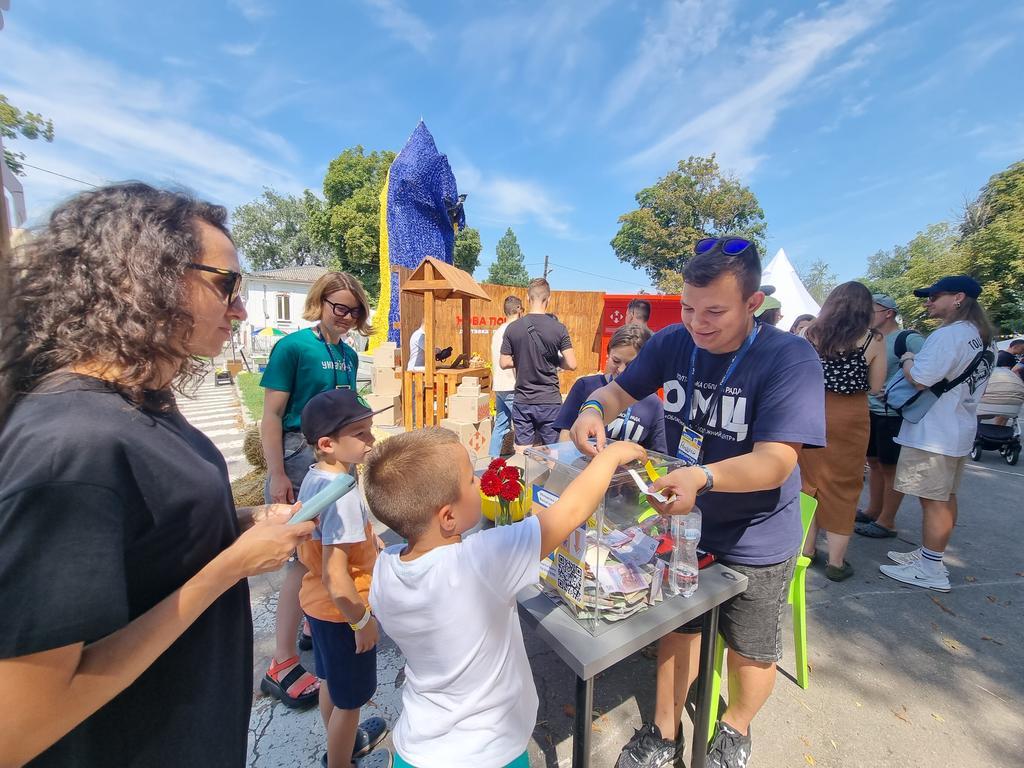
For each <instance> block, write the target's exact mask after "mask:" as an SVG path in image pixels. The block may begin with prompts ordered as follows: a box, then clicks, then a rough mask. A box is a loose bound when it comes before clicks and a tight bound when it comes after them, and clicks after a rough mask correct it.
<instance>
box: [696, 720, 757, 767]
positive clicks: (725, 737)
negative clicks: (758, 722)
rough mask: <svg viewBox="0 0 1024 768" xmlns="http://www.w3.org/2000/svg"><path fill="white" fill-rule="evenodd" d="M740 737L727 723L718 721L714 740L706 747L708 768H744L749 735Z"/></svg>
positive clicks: (747, 754)
mask: <svg viewBox="0 0 1024 768" xmlns="http://www.w3.org/2000/svg"><path fill="white" fill-rule="evenodd" d="M747 730H748V733H747V735H746V736H744V735H742V734H741V733H740V732H739V731H737V730H736V729H735V728H733V727H732V726H730V725H728V724H727V723H723V722H722V721H721V720H719V721H718V730H717V731H716V733H715V738H714V739H712V741H711V746H710V747H708V759H707V762H706V763H705V765H707V767H708V768H746V767H747V760H749V759H750V733H749V730H750V729H747Z"/></svg>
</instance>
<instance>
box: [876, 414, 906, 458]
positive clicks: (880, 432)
mask: <svg viewBox="0 0 1024 768" xmlns="http://www.w3.org/2000/svg"><path fill="white" fill-rule="evenodd" d="M868 416H869V417H870V418H871V436H870V438H869V439H868V453H867V456H868V458H869V459H878V463H879V464H887V465H892V466H894V467H895V466H896V465H897V464H898V463H899V460H900V444H899V443H897V442H896V438H897V437H899V434H900V427H902V426H903V419H902V418H901V417H899V416H895V415H889V414H880V413H869V414H868Z"/></svg>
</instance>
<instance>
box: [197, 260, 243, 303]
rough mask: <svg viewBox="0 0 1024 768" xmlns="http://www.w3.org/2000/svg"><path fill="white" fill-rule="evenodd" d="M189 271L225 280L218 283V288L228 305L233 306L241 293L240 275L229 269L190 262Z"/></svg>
mask: <svg viewBox="0 0 1024 768" xmlns="http://www.w3.org/2000/svg"><path fill="white" fill-rule="evenodd" d="M188 268H189V269H198V270H200V271H202V272H212V273H213V274H215V275H220V276H221V277H223V278H225V279H224V280H223V281H220V282H219V283H218V287H219V288H220V291H221V293H222V294H224V298H225V299H227V300H228V304H229V305H231V304H234V303H235V299H237V298H238V295H239V294H240V293H241V292H242V273H241V272H235V271H234V270H231V269H221V268H220V267H210V266H207V265H206V264H196V263H195V262H192V263H191V264H189V265H188Z"/></svg>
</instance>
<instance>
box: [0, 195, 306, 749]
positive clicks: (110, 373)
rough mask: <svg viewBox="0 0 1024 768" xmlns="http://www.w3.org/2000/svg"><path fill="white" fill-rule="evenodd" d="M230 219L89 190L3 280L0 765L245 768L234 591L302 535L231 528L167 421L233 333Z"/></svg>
mask: <svg viewBox="0 0 1024 768" xmlns="http://www.w3.org/2000/svg"><path fill="white" fill-rule="evenodd" d="M226 219H227V213H226V211H225V210H224V209H223V208H221V207H219V206H213V205H210V204H207V203H203V202H199V201H197V200H194V199H192V198H191V197H188V196H186V195H183V194H179V193H175V192H166V191H161V190H157V189H153V188H152V187H149V186H147V185H144V184H138V183H131V184H122V185H116V186H110V187H105V188H101V189H97V190H95V191H91V192H87V193H84V194H81V195H78V196H77V197H75V198H72V199H71V200H70V201H68V202H66V203H65V204H63V205H61V206H60V207H58V208H57V209H56V211H54V213H53V215H52V216H51V217H50V221H49V223H48V225H47V226H46V227H45V229H43V230H42V231H41V232H40V233H38V235H37V236H36V237H35V238H33V239H32V240H30V241H29V242H28V243H27V244H25V245H23V246H21V247H20V248H18V249H17V250H15V252H14V254H13V256H12V259H11V262H10V264H9V265H8V269H7V274H6V275H5V278H6V282H7V283H8V286H9V290H10V295H9V296H8V297H6V298H7V306H6V310H7V317H5V318H3V328H4V336H3V343H2V346H0V423H2V427H0V615H2V616H3V617H4V631H3V633H2V634H0V680H2V681H3V683H2V690H3V694H4V700H5V701H6V702H7V709H6V711H7V714H6V715H4V717H3V718H2V719H0V755H3V759H4V762H5V763H7V762H10V763H11V764H16V765H21V764H23V763H26V762H28V761H32V765H46V766H49V765H53V766H99V765H140V766H141V765H145V766H180V765H225V766H241V765H244V763H245V755H246V737H247V731H248V718H249V710H250V705H251V697H250V684H251V680H252V678H251V675H252V618H251V614H250V609H249V591H248V586H247V583H246V581H245V578H246V577H247V576H251V575H254V574H257V573H263V572H267V571H271V570H274V569H276V568H278V567H280V565H281V564H282V563H283V562H284V561H285V560H286V559H287V557H288V555H289V554H290V553H291V551H292V550H293V549H294V548H295V546H296V544H297V543H299V542H300V541H301V540H302V539H304V538H305V537H307V536H308V535H309V534H310V533H311V531H312V524H311V523H306V524H302V525H294V526H289V525H286V524H285V521H286V518H285V517H284V514H285V513H287V508H284V507H275V508H270V509H266V508H260V510H259V511H258V512H256V511H254V510H252V509H247V510H237V511H236V509H235V507H234V504H233V503H232V500H231V488H230V486H229V484H228V474H227V467H226V465H225V463H224V459H223V457H222V456H221V455H220V453H219V452H218V451H217V449H216V447H214V445H213V443H211V442H210V441H209V440H208V439H207V438H206V437H204V436H203V435H202V433H200V432H199V431H198V430H196V429H194V428H193V427H192V426H190V425H189V423H188V422H187V421H186V420H185V419H184V418H183V417H182V415H181V413H180V412H179V411H178V408H177V406H176V404H175V398H174V394H173V391H174V390H175V389H178V390H179V391H180V388H181V387H182V386H184V385H186V384H188V383H189V382H191V381H194V380H195V378H196V376H197V374H198V373H199V371H200V366H199V363H198V362H197V360H196V357H197V356H200V355H202V356H211V355H215V354H217V353H218V352H219V351H220V350H221V348H222V347H223V345H224V342H225V341H226V340H227V339H228V336H229V334H230V332H231V322H232V320H241V319H244V318H245V310H244V309H243V308H242V305H241V302H240V301H239V298H238V293H239V282H240V279H241V275H240V268H239V263H238V256H237V254H236V253H235V248H234V245H233V244H232V242H231V238H230V236H229V234H228V231H227V228H226V224H225V222H226ZM254 518H259V519H260V522H258V523H255V524H254V523H253V520H254ZM243 528H247V529H248V530H246V531H245V532H244V533H240V531H241V530H242V529H243Z"/></svg>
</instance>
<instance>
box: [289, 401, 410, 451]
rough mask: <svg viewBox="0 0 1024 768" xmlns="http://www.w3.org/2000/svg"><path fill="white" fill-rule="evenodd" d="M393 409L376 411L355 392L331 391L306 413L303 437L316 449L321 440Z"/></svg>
mask: <svg viewBox="0 0 1024 768" xmlns="http://www.w3.org/2000/svg"><path fill="white" fill-rule="evenodd" d="M392 407H394V406H390V405H389V406H388V407H387V408H381V409H380V410H379V411H373V410H370V407H369V406H368V405H367V404H366V401H365V400H363V398H361V397H360V396H359V395H357V394H356V393H355V392H353V391H352V390H351V389H330V390H328V391H326V392H321V393H320V394H318V395H315V396H314V397H313V398H312V399H311V400H310V401H309V402H308V403H306V407H305V408H303V409H302V435H303V437H305V438H306V441H307V442H308V443H310V444H311V445H314V444H316V441H317V440H319V439H320V438H321V437H325V436H326V435H333V434H334V433H335V432H337V431H338V430H339V429H341V428H342V427H347V426H348V425H349V424H352V423H354V422H357V421H362V420H363V419H366V418H369V417H370V416H373V415H374V414H377V413H380V412H381V411H386V410H388V408H392Z"/></svg>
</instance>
